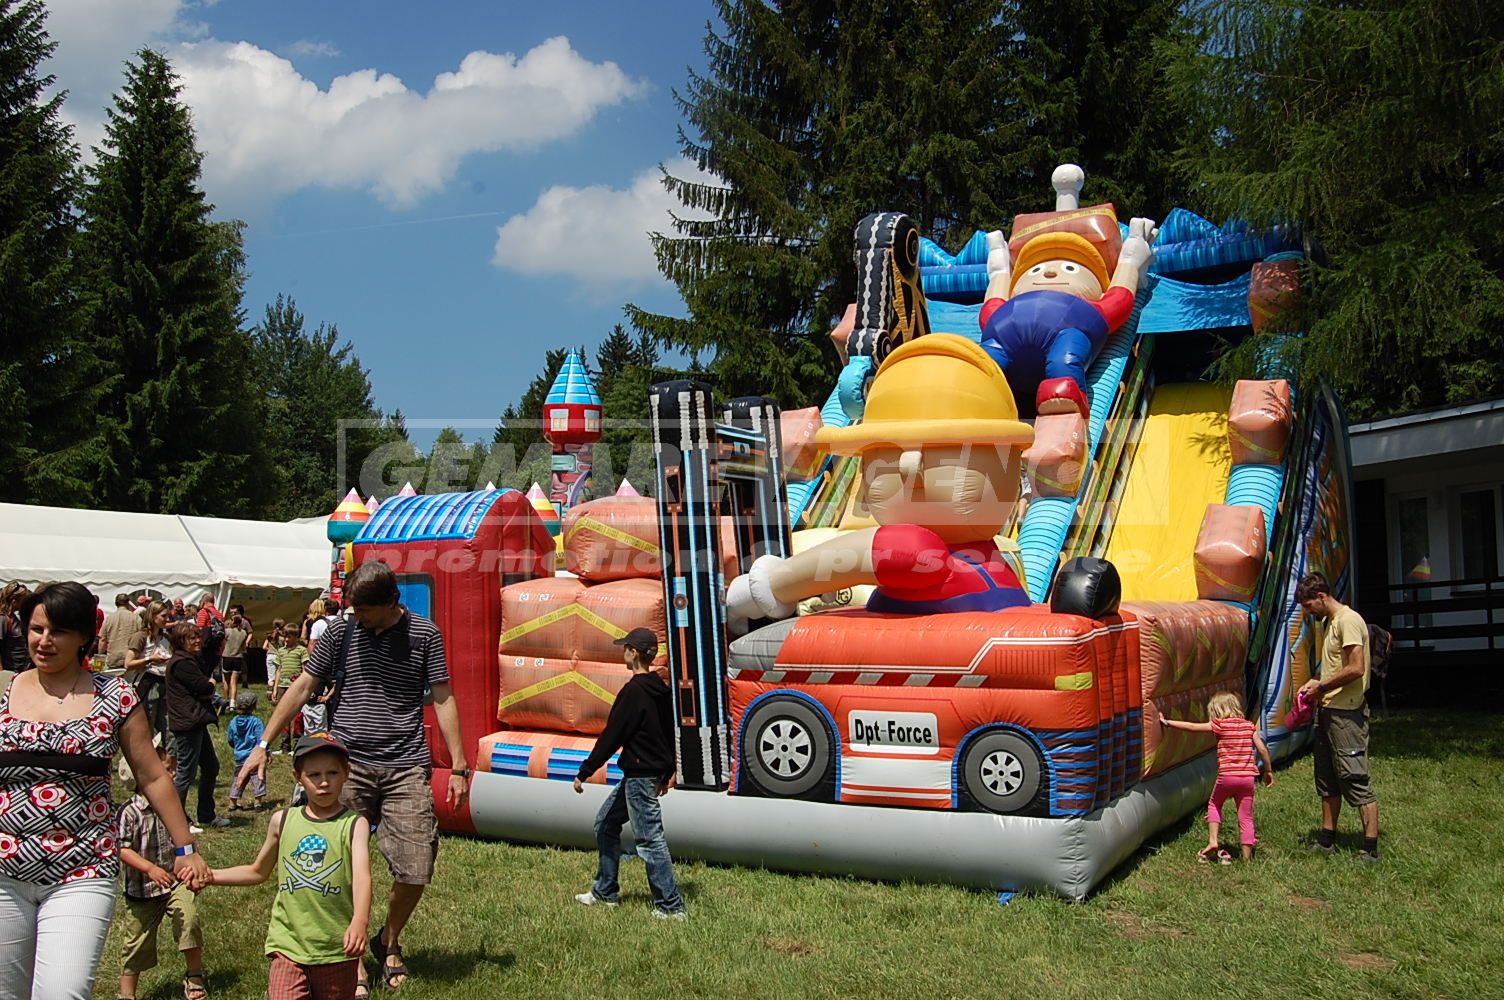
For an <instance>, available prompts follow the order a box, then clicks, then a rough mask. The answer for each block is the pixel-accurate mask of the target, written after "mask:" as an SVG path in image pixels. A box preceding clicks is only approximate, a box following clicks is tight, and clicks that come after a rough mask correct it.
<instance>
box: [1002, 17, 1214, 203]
mask: <svg viewBox="0 0 1504 1000" xmlns="http://www.w3.org/2000/svg"><path fill="white" fill-rule="evenodd" d="M1181 6H1182V4H1181V3H1180V0H1051V2H1049V3H1041V2H1035V3H1020V4H1017V5H1016V7H1015V8H1014V9H1013V10H1012V13H1011V23H1012V25H1013V26H1014V28H1015V29H1016V32H1015V34H1014V37H1013V45H1012V47H1013V55H1014V57H1015V58H1014V60H1013V65H1014V66H1015V67H1016V68H1017V73H1018V78H1017V80H1016V81H1015V83H1016V86H1017V93H1018V95H1019V103H1018V105H1017V110H1018V113H1019V114H1021V115H1022V116H1023V119H1024V122H1025V123H1026V125H1025V128H1024V130H1023V136H1024V139H1023V146H1022V159H1023V169H1022V170H1021V171H1020V172H1019V173H1018V174H1017V175H1015V176H1014V177H1013V178H1011V181H1012V183H1011V185H1010V187H1009V190H1008V191H1007V192H1006V193H1005V194H1004V193H1000V196H1001V197H1005V198H1007V199H1008V200H1009V201H1010V202H1012V203H1013V204H1014V205H1015V206H1016V208H1015V211H1017V212H1033V211H1040V210H1041V209H1047V208H1053V207H1054V205H1053V203H1052V202H1051V201H1050V174H1051V173H1052V172H1053V171H1054V169H1055V167H1056V166H1058V165H1059V164H1061V163H1067V162H1070V163H1078V164H1080V165H1081V166H1082V167H1083V168H1085V170H1086V176H1087V187H1086V190H1085V192H1084V194H1083V204H1088V203H1089V204H1100V203H1102V202H1108V201H1110V202H1112V203H1114V205H1116V207H1117V210H1118V213H1119V217H1120V219H1122V220H1123V221H1127V219H1128V217H1129V216H1131V215H1147V216H1151V217H1153V218H1156V219H1163V218H1164V217H1165V215H1166V214H1167V213H1168V212H1169V210H1170V209H1171V208H1173V207H1175V206H1177V205H1181V204H1183V203H1184V200H1185V192H1184V190H1183V188H1182V186H1181V185H1180V183H1179V180H1178V176H1177V174H1176V172H1175V170H1174V169H1173V166H1174V162H1173V161H1174V154H1175V150H1176V148H1177V146H1178V144H1179V142H1180V137H1181V133H1182V130H1183V129H1184V127H1185V122H1186V118H1187V116H1186V114H1185V113H1183V112H1182V111H1180V110H1179V109H1178V108H1177V107H1176V105H1175V104H1174V103H1173V102H1172V101H1170V100H1169V99H1168V88H1167V84H1166V82H1165V79H1164V74H1163V72H1162V69H1161V67H1160V65H1159V63H1158V61H1157V60H1156V58H1155V51H1154V46H1155V44H1156V42H1158V43H1159V44H1166V42H1167V40H1170V39H1174V38H1177V37H1180V36H1182V35H1183V34H1184V33H1185V32H1186V30H1187V28H1186V25H1185V22H1184V19H1183V18H1182V17H1181V16H1180V8H1181Z"/></svg>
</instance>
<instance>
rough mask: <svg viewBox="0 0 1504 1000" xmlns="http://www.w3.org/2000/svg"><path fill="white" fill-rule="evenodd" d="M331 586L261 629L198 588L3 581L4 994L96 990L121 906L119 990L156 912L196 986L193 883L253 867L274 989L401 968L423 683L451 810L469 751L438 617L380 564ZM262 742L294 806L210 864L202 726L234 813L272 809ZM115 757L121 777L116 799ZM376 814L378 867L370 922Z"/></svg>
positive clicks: (198, 951)
mask: <svg viewBox="0 0 1504 1000" xmlns="http://www.w3.org/2000/svg"><path fill="white" fill-rule="evenodd" d="M344 592H345V595H346V597H347V600H348V601H349V605H350V606H349V608H348V610H346V611H344V612H343V613H341V609H340V607H339V606H338V605H337V604H335V603H334V602H332V601H325V600H319V601H315V602H314V604H313V605H312V606H311V607H310V608H309V613H308V615H307V616H305V618H304V619H303V621H302V622H293V623H285V622H281V621H278V622H274V623H273V626H272V627H271V628H270V629H268V630H267V632H266V634H265V635H264V636H258V635H257V631H256V628H255V626H254V625H253V624H252V622H251V621H250V619H249V618H248V617H247V616H246V614H245V609H244V608H242V607H231V608H230V609H229V612H228V614H226V613H223V612H221V611H220V610H219V608H218V607H217V606H216V605H215V602H214V599H213V596H212V595H209V594H205V595H204V596H203V597H202V598H201V599H200V601H199V602H198V603H197V604H192V603H189V604H185V603H184V602H182V601H165V600H154V599H152V598H151V597H150V596H147V597H145V598H144V599H143V598H141V597H132V596H131V595H126V594H121V595H119V596H118V597H117V598H116V600H115V610H114V611H113V612H112V613H111V614H110V615H108V616H105V615H102V614H100V613H99V607H98V604H99V602H98V600H97V599H96V598H95V596H94V595H93V594H92V593H90V592H89V591H88V590H87V589H86V588H85V587H83V586H82V585H80V584H77V583H50V584H45V585H43V586H41V587H39V588H38V589H37V590H36V591H35V592H34V593H33V592H31V591H29V590H27V589H26V588H25V587H21V586H19V585H16V584H12V585H10V586H7V587H5V588H3V589H0V668H3V671H0V686H3V694H0V997H7V998H9V997H16V998H23V997H32V998H34V1000H41V998H47V1000H51V998H86V997H89V996H91V995H92V989H93V981H94V978H95V975H96V972H97V970H98V965H99V960H100V957H101V954H102V952H103V948H104V944H105V939H106V935H107V934H108V931H109V927H110V925H111V922H112V920H119V921H121V931H122V934H121V938H122V954H121V977H120V993H119V996H120V997H122V998H133V997H134V996H135V995H136V989H137V986H138V983H139V979H140V976H141V974H142V973H143V972H145V971H147V970H149V969H151V968H154V967H155V966H156V964H157V937H158V932H159V929H160V928H161V927H162V926H163V924H164V922H165V923H166V924H167V925H169V926H170V928H171V933H172V935H173V937H174V939H175V940H176V944H177V948H178V951H179V952H180V953H181V954H182V957H183V961H184V976H183V981H182V986H183V995H184V997H185V1000H206V998H207V997H208V996H209V995H210V993H209V987H210V984H209V978H208V975H207V973H206V963H205V957H204V941H205V935H204V931H203V928H202V927H201V925H200V920H199V916H198V906H197V902H196V899H197V896H198V894H199V893H201V892H203V891H204V890H206V889H208V888H209V887H211V886H238V885H250V884H255V883H259V882H262V881H264V880H266V879H267V878H269V877H275V878H276V879H277V882H278V892H277V895H276V899H275V902H274V904H273V908H272V913H271V924H270V929H269V931H268V933H267V939H266V952H267V955H268V957H269V958H271V959H272V963H271V967H270V971H269V985H268V996H269V997H273V998H280V997H287V998H291V997H312V998H326V997H327V998H340V1000H345V998H360V997H364V996H367V995H368V994H369V992H370V988H371V986H372V985H373V984H375V983H379V984H380V985H382V986H385V987H388V988H391V989H400V988H401V987H402V986H403V985H404V984H405V983H406V981H407V978H408V969H407V967H406V965H405V964H404V957H403V950H402V938H401V935H402V932H403V930H404V929H405V928H406V926H407V924H408V922H409V920H410V919H411V917H412V914H413V912H414V910H415V909H416V908H417V906H418V904H419V901H420V900H421V898H422V896H423V893H424V889H425V888H426V886H427V885H428V884H429V883H430V882H431V881H432V879H433V874H434V865H435V861H436V858H437V854H438V845H439V840H438V822H437V816H436V811H435V804H434V800H433V792H432V791H431V789H430V784H429V774H430V761H431V759H432V758H431V754H430V749H429V746H428V743H427V739H426V737H425V735H424V728H423V716H422V713H423V706H424V704H425V700H431V702H432V704H433V706H434V710H435V714H436V715H437V717H438V721H439V731H440V733H441V734H442V736H443V738H444V741H445V743H446V745H447V748H448V751H449V755H450V759H451V760H452V761H453V762H454V763H455V765H456V766H455V767H454V769H453V772H452V777H451V778H450V781H449V785H448V788H447V789H446V790H445V793H444V794H445V795H446V796H447V798H448V801H449V805H450V806H451V807H456V806H458V805H459V804H460V803H461V802H462V801H463V800H464V799H465V797H466V796H467V795H468V793H469V776H470V771H469V768H468V765H467V763H466V761H467V760H468V755H467V753H466V751H465V748H464V746H463V745H462V743H461V740H460V732H459V717H458V713H457V712H456V709H455V705H454V700H453V695H452V692H451V691H450V688H449V674H448V668H447V666H446V662H445V654H444V643H443V637H442V636H441V635H440V634H439V631H438V629H437V628H436V627H435V626H434V625H433V623H432V622H430V621H428V620H427V619H425V618H422V617H421V616H419V615H416V614H413V613H411V612H409V611H408V610H407V609H406V608H404V607H403V606H402V605H401V604H400V603H399V600H398V596H399V595H398V589H397V582H396V577H395V576H394V575H393V573H392V571H391V569H390V568H389V567H387V566H386V565H385V564H383V563H374V564H371V565H368V566H362V567H360V568H359V569H357V570H356V571H355V572H354V573H352V574H351V576H350V578H349V579H348V581H347V582H346V586H345V591H344ZM258 639H259V641H260V644H261V648H263V649H265V650H266V651H267V654H268V674H269V676H268V690H269V692H270V697H271V700H272V702H273V707H272V711H271V715H270V718H268V719H267V720H266V721H265V722H264V723H263V722H262V721H261V719H260V718H259V716H258V715H257V713H256V708H257V697H256V693H255V691H254V690H252V689H251V688H250V685H249V684H248V683H247V682H246V681H247V679H246V676H245V652H246V650H247V649H251V648H255V645H254V644H255V643H257V641H258ZM336 706H337V710H338V718H337V720H336V719H335V718H332V717H331V715H332V713H333V712H334V711H335V709H336ZM227 714H229V715H232V718H230V719H228V720H224V719H223V717H224V716H225V715H227ZM221 722H224V723H225V724H224V725H223V726H221ZM279 737H284V738H285V740H286V741H285V742H283V743H281V744H280V745H281V746H283V747H285V748H286V750H285V752H287V753H289V754H290V755H291V757H292V763H293V770H294V775H295V778H296V782H297V784H296V788H295V794H294V796H293V797H292V799H291V802H290V804H289V805H288V807H287V808H285V809H278V810H275V811H273V812H271V813H270V815H269V817H268V821H267V824H268V825H267V834H266V840H265V843H264V844H263V846H262V849H261V851H260V853H259V854H258V855H257V857H256V858H255V859H254V860H253V861H251V862H250V863H248V864H240V865H235V864H224V865H220V864H216V866H215V867H212V868H211V867H210V865H209V864H208V862H207V861H206V860H205V858H204V855H203V854H202V853H201V852H200V844H199V840H198V838H199V835H201V834H204V833H206V832H208V831H213V830H216V829H221V828H223V827H226V826H228V825H230V821H229V819H228V818H227V817H226V816H224V815H222V814H221V813H220V811H219V809H218V808H217V805H216V802H217V797H218V786H219V785H220V781H219V775H220V746H219V744H220V743H221V742H222V743H224V745H225V746H226V747H228V748H229V750H230V752H231V754H232V756H233V758H234V760H235V772H234V776H233V779H232V780H231V782H230V788H229V806H230V809H231V810H236V809H240V808H250V809H260V808H263V807H266V806H270V805H273V804H275V803H274V802H273V798H274V797H273V796H269V795H268V792H267V788H266V764H267V755H268V753H269V752H271V753H278V752H284V751H281V750H278V751H271V750H270V749H269V748H270V746H271V745H273V744H277V743H278V738H279ZM117 755H119V756H120V757H121V758H122V763H121V766H120V774H121V777H122V779H123V780H126V781H128V782H129V783H131V784H133V785H134V794H133V795H131V796H130V798H129V801H127V802H126V803H125V805H124V806H123V807H122V808H120V809H118V810H117V809H116V807H115V804H114V802H113V801H112V798H111V775H112V770H113V769H112V767H111V761H112V759H113V758H115V757H116V756H117ZM195 785H196V786H197V794H196V799H195V803H194V806H195V808H194V811H193V813H192V814H191V815H192V817H193V819H192V820H191V821H190V818H189V817H190V813H189V812H188V796H189V792H190V791H191V790H192V789H193V787H194V786H195ZM247 792H249V798H250V799H251V802H250V803H245V801H244V800H245V798H246V793H247ZM372 831H375V832H376V837H375V838H374V839H376V841H377V842H378V843H379V845H380V847H381V851H382V854H383V856H384V857H385V859H386V862H387V865H388V867H389V868H390V869H391V872H392V876H393V885H392V889H391V893H390V895H389V897H388V899H387V901H386V917H385V921H384V924H383V925H382V926H381V927H380V928H378V929H377V930H376V931H375V933H374V934H372V935H370V936H369V937H368V936H367V920H368V917H369V914H370V912H371V879H370V863H369V848H368V844H369V842H370V840H371V839H372V836H371V834H372ZM210 852H211V853H213V848H212V847H211V848H210ZM215 860H216V862H218V861H219V860H220V859H219V858H216V859H215ZM121 886H123V889H124V893H123V895H124V899H125V905H124V907H123V912H117V904H118V897H119V895H120V893H119V888H120V887H121ZM367 953H369V954H370V955H372V956H373V957H374V959H375V969H374V972H372V971H370V970H367V968H366V967H365V965H364V963H363V962H362V957H363V956H365V955H366V954H367Z"/></svg>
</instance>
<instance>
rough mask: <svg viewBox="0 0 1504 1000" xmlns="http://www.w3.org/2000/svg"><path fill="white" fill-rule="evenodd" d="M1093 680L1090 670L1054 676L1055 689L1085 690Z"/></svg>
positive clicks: (1088, 688)
mask: <svg viewBox="0 0 1504 1000" xmlns="http://www.w3.org/2000/svg"><path fill="white" fill-rule="evenodd" d="M1093 683H1094V681H1093V680H1092V674H1091V671H1090V670H1083V671H1081V672H1080V673H1079V674H1064V675H1062V676H1060V677H1056V678H1055V690H1056V691H1087V690H1090V688H1091V686H1092V684H1093Z"/></svg>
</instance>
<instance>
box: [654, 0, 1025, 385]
mask: <svg viewBox="0 0 1504 1000" xmlns="http://www.w3.org/2000/svg"><path fill="white" fill-rule="evenodd" d="M716 11H717V14H718V15H719V19H720V21H721V23H722V24H724V25H725V30H724V32H718V31H716V30H714V29H710V30H709V31H708V32H707V34H706V39H705V50H706V54H707V55H708V57H709V69H708V70H707V72H705V73H703V74H701V73H691V75H690V79H689V83H688V85H687V88H686V89H685V91H684V92H683V93H680V94H676V95H675V96H676V99H677V100H678V102H679V104H680V107H681V109H682V111H683V114H684V116H685V118H686V120H687V126H686V128H685V129H681V133H680V138H681V142H680V145H681V149H682V151H683V153H684V155H685V156H686V157H688V158H689V159H690V160H691V161H692V162H694V163H695V164H696V165H697V166H698V167H699V168H700V169H701V170H702V171H705V172H707V173H709V174H711V175H712V178H711V179H710V180H708V181H700V180H694V179H687V178H680V177H675V176H672V175H666V176H665V178H664V181H665V185H666V186H667V187H668V189H669V190H670V191H671V192H672V193H673V194H674V195H675V196H677V197H678V198H679V199H680V200H681V201H682V202H683V203H684V204H685V205H686V206H688V207H689V208H690V209H693V210H694V211H695V212H698V213H708V214H709V215H710V216H711V219H710V220H709V221H705V222H700V221H690V220H688V219H682V220H677V221H676V223H675V232H674V233H673V234H670V235H665V236H661V237H658V238H656V239H655V248H656V251H657V254H658V261H659V266H660V268H661V269H662V271H663V273H664V275H666V276H667V277H668V278H669V279H670V280H672V281H673V282H674V283H675V284H676V285H677V286H678V288H679V291H680V294H681V295H682V296H683V298H684V301H685V303H686V304H687V305H688V307H689V315H688V316H687V317H671V316H664V315H656V314H651V313H648V312H646V311H644V310H642V309H639V308H637V307H635V306H629V307H628V316H629V318H630V319H631V320H632V322H633V323H634V325H636V326H637V328H638V329H639V330H642V331H644V332H646V333H648V334H650V335H651V336H652V337H653V339H654V340H655V341H656V342H657V343H659V344H662V345H664V346H669V347H675V348H679V349H682V350H684V351H687V352H689V353H690V355H691V364H692V365H695V364H697V363H699V362H700V361H701V360H702V359H701V357H700V356H701V355H702V354H709V353H710V352H714V360H713V362H712V363H711V364H710V366H709V367H710V371H711V373H712V376H713V378H714V379H715V380H716V381H717V382H718V383H719V387H720V389H721V391H722V392H723V393H725V394H726V395H739V394H745V393H752V392H760V393H767V394H771V395H774V396H777V397H779V398H781V399H784V400H785V401H787V402H789V403H790V405H793V404H795V403H797V402H800V401H802V400H808V399H811V398H815V397H816V396H823V394H824V393H826V392H828V391H829V388H830V380H831V377H832V374H833V373H834V371H835V367H836V357H835V354H834V351H833V349H832V348H831V346H830V344H829V341H828V333H829V329H830V327H831V325H832V324H833V323H834V322H835V320H836V319H837V318H838V317H839V315H840V313H841V311H842V310H843V309H844V307H845V305H846V303H847V302H849V301H851V300H852V298H853V293H854V289H855V280H856V279H855V274H854V272H853V267H852V263H851V259H852V245H851V239H852V231H853V229H854V227H855V225H856V223H857V221H858V220H859V219H861V217H862V216H864V215H866V214H867V213H869V212H873V211H878V210H885V209H892V210H898V211H903V212H907V213H909V214H910V215H911V216H913V217H914V219H915V221H916V222H917V223H918V224H919V226H920V227H921V229H922V230H923V231H924V232H926V233H927V234H929V235H931V236H932V237H933V238H936V239H937V240H938V241H939V242H941V243H942V244H945V245H949V246H950V247H951V249H958V246H959V244H960V243H962V242H964V241H965V240H966V239H967V238H968V237H969V236H970V235H971V233H972V232H973V231H974V230H975V229H978V228H993V227H997V226H1001V225H1005V224H1006V222H1007V221H1008V218H1009V216H1011V210H1010V209H1008V208H1007V207H1006V206H1004V205H1001V204H999V203H998V201H997V200H996V199H995V198H994V196H993V194H992V192H995V191H999V190H1003V189H1005V187H1006V185H1005V183H1004V181H1005V179H1006V178H1007V177H1009V176H1011V175H1012V174H1014V173H1016V172H1017V170H1018V168H1019V163H1020V161H1019V154H1018V149H1019V148H1020V142H1021V134H1020V130H1019V126H1018V125H1017V123H1016V122H1017V118H1018V116H1017V114H1016V113H1015V111H1014V109H1013V108H1012V107H1011V105H1012V103H1013V102H1012V101H1011V100H1010V89H1009V88H1010V83H1009V73H1010V68H1009V61H1008V58H1007V56H1008V52H1009V49H1010V46H1011V45H1012V44H1013V43H1012V42H1011V40H1010V28H1009V26H1008V25H1007V24H1005V23H1004V21H1003V20H1002V18H1000V17H999V15H998V7H997V4H995V3H987V2H980V0H949V2H948V0H916V2H914V3H909V4H901V5H893V4H879V3H871V2H861V3H858V2H840V3H838V2H815V3H784V4H780V5H778V6H776V7H774V6H769V5H767V4H765V3H762V2H759V0H717V2H716Z"/></svg>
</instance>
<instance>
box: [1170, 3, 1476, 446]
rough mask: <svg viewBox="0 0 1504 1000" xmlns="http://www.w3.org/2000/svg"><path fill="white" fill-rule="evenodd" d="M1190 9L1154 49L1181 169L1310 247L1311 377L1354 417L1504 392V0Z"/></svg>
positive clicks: (1219, 203)
mask: <svg viewBox="0 0 1504 1000" xmlns="http://www.w3.org/2000/svg"><path fill="white" fill-rule="evenodd" d="M1193 13H1194V26H1195V28H1196V35H1195V36H1194V38H1192V39H1191V40H1189V41H1188V42H1186V43H1184V44H1181V45H1177V46H1166V47H1165V49H1164V51H1163V52H1162V53H1161V56H1162V58H1163V60H1164V62H1165V64H1166V65H1167V66H1168V68H1169V74H1170V79H1171V81H1172V82H1173V85H1174V93H1175V96H1176V99H1177V100H1178V102H1179V103H1180V105H1181V107H1182V108H1183V109H1185V111H1186V113H1187V114H1189V115H1190V116H1191V117H1192V121H1193V126H1192V127H1191V128H1190V129H1188V130H1187V131H1186V133H1185V141H1184V144H1183V146H1182V148H1181V150H1180V153H1179V163H1180V164H1181V166H1182V168H1183V170H1184V171H1185V176H1186V178H1187V180H1188V181H1189V182H1190V183H1191V184H1192V185H1193V187H1194V190H1195V191H1196V193H1197V195H1196V196H1197V199H1198V201H1199V203H1200V204H1199V206H1198V207H1202V208H1203V209H1204V210H1205V212H1204V214H1210V213H1219V216H1220V215H1227V216H1232V217H1236V218H1244V219H1247V220H1249V221H1250V222H1252V223H1253V224H1255V225H1262V224H1268V223H1273V222H1296V223H1299V224H1300V225H1302V226H1303V227H1304V228H1305V231H1306V233H1307V235H1308V237H1309V238H1310V239H1311V240H1313V241H1315V243H1316V244H1318V245H1319V246H1320V248H1321V250H1322V251H1323V252H1321V253H1318V254H1317V255H1315V256H1314V258H1313V260H1312V262H1311V266H1310V267H1309V268H1308V279H1309V280H1308V283H1307V284H1308V292H1309V294H1310V309H1309V310H1308V316H1309V317H1310V318H1309V323H1308V328H1307V336H1306V338H1305V340H1304V341H1303V342H1302V343H1301V344H1300V346H1301V348H1302V350H1301V352H1300V354H1301V360H1302V361H1303V365H1304V368H1305V371H1306V373H1307V374H1308V375H1311V376H1321V377H1325V378H1328V379H1330V380H1331V381H1332V382H1333V383H1334V384H1335V385H1336V386H1337V387H1338V388H1339V389H1340V390H1341V391H1342V392H1343V395H1344V397H1345V399H1346V401H1347V403H1348V409H1349V413H1350V415H1352V416H1354V417H1364V416H1372V415H1375V414H1383V413H1390V412H1395V411H1398V410H1406V409H1412V408H1415V407H1419V406H1427V405H1435V404H1443V403H1457V402H1462V401H1466V400H1469V399H1474V398H1478V397H1480V396H1485V395H1492V394H1497V393H1500V392H1504V227H1501V225H1500V212H1499V206H1500V205H1501V204H1504V7H1501V6H1500V5H1499V4H1497V3H1488V2H1483V0H1455V2H1450V3H1444V4H1436V3H1431V2H1428V0H1364V2H1356V3H1349V2H1337V0H1274V2H1270V3H1265V4H1260V5H1250V4H1246V3H1235V2H1230V0H1215V2H1213V0H1208V2H1204V3H1200V4H1197V5H1195V6H1194V7H1193ZM1238 360H1240V359H1238V358H1234V359H1233V361H1234V362H1235V363H1236V362H1237V361H1238ZM1232 368H1233V371H1232V373H1234V374H1236V373H1238V372H1237V370H1236V364H1234V366H1232Z"/></svg>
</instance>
